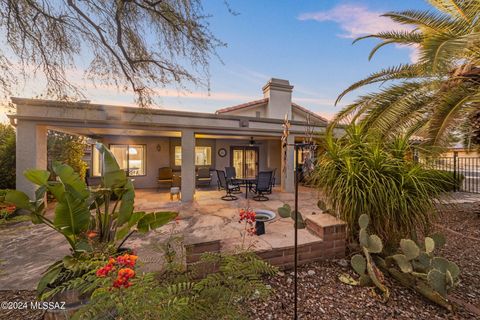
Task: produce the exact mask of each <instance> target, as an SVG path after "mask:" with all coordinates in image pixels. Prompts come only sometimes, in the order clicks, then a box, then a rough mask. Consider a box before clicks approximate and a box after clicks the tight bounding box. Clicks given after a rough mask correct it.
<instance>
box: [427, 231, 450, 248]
mask: <svg viewBox="0 0 480 320" xmlns="http://www.w3.org/2000/svg"><path fill="white" fill-rule="evenodd" d="M430 238H432V239H433V241H434V242H435V247H436V248H437V249H440V248H441V247H443V246H444V245H445V242H446V240H445V236H444V235H443V234H441V233H435V234H432V235H431V236H430Z"/></svg>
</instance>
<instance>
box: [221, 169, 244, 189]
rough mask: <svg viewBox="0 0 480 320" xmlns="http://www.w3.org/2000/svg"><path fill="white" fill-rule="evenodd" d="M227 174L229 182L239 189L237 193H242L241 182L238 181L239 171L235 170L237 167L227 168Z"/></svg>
mask: <svg viewBox="0 0 480 320" xmlns="http://www.w3.org/2000/svg"><path fill="white" fill-rule="evenodd" d="M225 173H226V176H227V180H229V181H230V183H231V184H232V185H234V186H236V187H237V189H236V190H235V192H236V193H240V192H241V191H240V185H241V182H240V180H238V179H237V170H235V167H225Z"/></svg>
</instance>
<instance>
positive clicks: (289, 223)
mask: <svg viewBox="0 0 480 320" xmlns="http://www.w3.org/2000/svg"><path fill="white" fill-rule="evenodd" d="M242 190H243V193H241V194H238V195H237V196H238V200H235V201H230V202H228V201H222V200H221V199H220V197H221V196H222V195H224V194H225V192H224V191H217V190H202V189H199V190H197V192H196V194H195V200H194V201H193V202H192V203H188V204H184V203H181V202H180V201H176V200H174V201H170V197H169V194H168V193H167V192H165V191H161V192H157V191H156V190H150V189H139V190H136V200H135V207H136V210H137V211H147V212H148V211H166V210H168V211H178V212H179V217H180V219H179V220H178V221H176V222H171V223H169V224H168V225H165V226H164V227H162V228H159V229H157V230H154V231H152V232H150V233H148V234H134V235H133V236H132V237H131V238H130V239H129V240H128V241H127V242H126V244H125V246H126V247H129V248H132V249H134V250H135V251H136V252H137V254H138V255H139V260H140V261H141V266H142V269H143V270H144V271H155V270H160V269H161V268H162V267H163V265H164V260H163V255H164V251H163V248H162V244H163V243H165V240H166V239H168V238H169V237H171V236H172V234H173V235H174V237H175V238H177V239H178V242H179V243H180V242H181V243H191V242H198V241H211V240H219V239H221V240H222V241H223V242H224V243H226V244H227V245H226V246H225V247H226V248H229V249H232V250H234V249H235V248H237V247H239V246H241V245H242V232H243V228H244V225H243V224H240V223H238V212H239V209H240V208H244V207H251V208H253V209H267V210H272V211H274V212H277V209H278V208H279V207H281V206H282V205H283V204H284V203H288V204H290V205H291V206H292V207H293V201H294V195H293V194H291V193H282V192H280V191H279V190H277V189H275V190H274V192H273V193H272V194H271V195H269V198H270V200H269V201H265V202H257V201H253V200H251V199H245V192H244V189H243V188H242ZM250 196H251V195H250ZM318 198H319V194H318V191H316V190H314V189H310V188H306V187H301V188H300V192H299V211H300V212H301V213H302V214H303V215H304V217H306V216H308V215H311V214H312V212H316V213H320V212H321V211H320V210H319V209H318V208H317V206H316V203H317V201H318ZM293 231H294V229H293V220H292V219H282V218H280V217H278V216H277V218H275V219H274V220H273V221H271V222H267V223H266V234H264V235H261V236H247V237H246V238H245V239H246V241H245V243H244V247H249V248H251V249H253V250H256V251H257V250H258V251H261V250H269V249H272V248H278V247H285V246H291V245H293ZM319 239H320V238H319V237H317V236H316V235H313V234H312V233H310V232H309V231H307V230H306V229H302V230H299V244H302V243H309V242H315V241H318V240H319ZM0 246H1V251H0V289H3V290H8V289H33V288H35V286H36V284H37V282H38V279H39V278H40V276H41V273H42V272H43V271H44V270H45V269H46V268H47V267H48V266H49V265H50V264H51V263H53V262H54V261H56V260H58V259H60V258H62V257H63V256H64V255H65V254H68V253H69V250H68V248H69V247H68V245H67V243H66V241H65V240H64V238H63V237H62V236H61V235H59V234H57V233H56V232H54V231H52V230H51V229H49V228H48V227H46V226H44V225H33V224H31V223H30V222H24V223H19V224H15V225H11V226H8V227H7V228H2V229H1V230H0Z"/></svg>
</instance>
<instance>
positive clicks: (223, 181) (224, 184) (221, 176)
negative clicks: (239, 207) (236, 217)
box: [216, 170, 238, 201]
mask: <svg viewBox="0 0 480 320" xmlns="http://www.w3.org/2000/svg"><path fill="white" fill-rule="evenodd" d="M216 171H217V177H218V186H219V188H221V189H224V190H225V192H226V193H227V194H226V195H224V196H223V197H221V199H222V200H225V201H233V200H237V199H238V198H237V197H235V196H234V195H233V194H232V192H233V191H235V190H236V188H237V187H236V186H234V185H233V184H231V183H230V181H229V180H227V176H226V175H225V172H223V171H222V170H216Z"/></svg>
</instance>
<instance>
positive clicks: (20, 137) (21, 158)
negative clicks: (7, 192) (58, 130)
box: [16, 120, 47, 198]
mask: <svg viewBox="0 0 480 320" xmlns="http://www.w3.org/2000/svg"><path fill="white" fill-rule="evenodd" d="M16 145H17V146H16V188H17V190H20V191H23V192H25V193H26V194H27V195H28V196H29V197H30V198H34V197H35V190H36V189H37V188H36V186H35V185H34V184H33V183H31V182H30V181H28V180H27V179H26V178H25V177H24V176H23V172H24V171H25V170H27V169H42V170H46V169H47V127H46V126H40V125H37V124H36V123H35V122H31V121H25V120H18V122H17V143H16Z"/></svg>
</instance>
